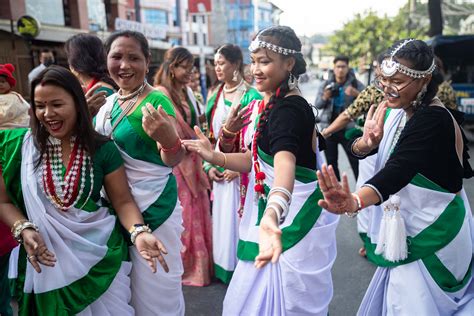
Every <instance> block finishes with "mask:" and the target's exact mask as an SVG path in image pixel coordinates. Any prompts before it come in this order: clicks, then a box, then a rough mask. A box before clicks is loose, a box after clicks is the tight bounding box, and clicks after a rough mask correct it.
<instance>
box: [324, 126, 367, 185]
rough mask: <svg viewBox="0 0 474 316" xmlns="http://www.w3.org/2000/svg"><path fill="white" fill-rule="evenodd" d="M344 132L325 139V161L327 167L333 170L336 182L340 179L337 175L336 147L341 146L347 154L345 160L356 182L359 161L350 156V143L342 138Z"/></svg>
mask: <svg viewBox="0 0 474 316" xmlns="http://www.w3.org/2000/svg"><path fill="white" fill-rule="evenodd" d="M344 133H345V130H342V131H339V132H336V133H334V134H332V135H331V136H330V137H328V138H327V139H326V151H325V153H326V160H327V164H328V165H332V167H333V168H334V172H335V173H336V177H337V179H338V180H340V179H341V177H340V174H339V167H338V164H337V160H338V157H339V155H338V148H337V145H338V144H341V145H342V147H343V148H344V151H345V152H346V154H347V158H349V163H350V165H351V168H352V171H353V172H354V176H355V178H356V180H357V177H358V176H359V160H358V159H357V158H355V157H354V156H352V155H351V149H350V147H349V146H350V144H351V142H350V141H349V140H347V139H346V138H345V137H344Z"/></svg>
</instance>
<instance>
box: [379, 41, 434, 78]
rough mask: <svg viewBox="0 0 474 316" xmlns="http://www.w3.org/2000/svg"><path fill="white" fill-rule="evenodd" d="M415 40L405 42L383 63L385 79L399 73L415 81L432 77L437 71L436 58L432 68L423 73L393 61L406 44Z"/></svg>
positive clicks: (382, 68)
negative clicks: (428, 76)
mask: <svg viewBox="0 0 474 316" xmlns="http://www.w3.org/2000/svg"><path fill="white" fill-rule="evenodd" d="M414 40H415V39H412V38H411V39H406V40H404V41H403V42H402V43H401V44H400V45H398V46H397V48H395V49H394V50H393V52H392V53H391V54H390V57H389V58H387V59H385V60H384V61H382V65H381V67H380V68H381V71H382V74H383V75H384V76H385V77H392V76H393V75H395V74H396V73H397V71H398V72H400V73H402V74H404V75H407V76H409V77H412V78H415V79H419V78H424V77H426V76H427V75H430V74H432V73H433V71H434V70H435V69H436V64H435V60H434V58H433V62H432V63H431V66H430V67H429V68H428V69H426V70H423V71H422V70H415V69H411V68H408V67H407V66H405V65H402V64H401V63H399V62H398V61H396V60H394V59H393V57H394V56H395V55H396V54H397V53H398V51H400V49H402V48H403V47H404V46H405V45H406V44H408V43H410V42H413V41H414Z"/></svg>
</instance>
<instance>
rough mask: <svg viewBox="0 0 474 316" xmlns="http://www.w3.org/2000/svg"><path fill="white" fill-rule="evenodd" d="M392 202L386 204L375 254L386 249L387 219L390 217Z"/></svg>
mask: <svg viewBox="0 0 474 316" xmlns="http://www.w3.org/2000/svg"><path fill="white" fill-rule="evenodd" d="M389 204H390V202H388V203H387V204H386V205H385V206H384V210H383V216H382V221H381V222H380V230H379V239H378V241H377V247H376V248H375V251H374V252H375V254H376V255H380V254H382V253H383V252H384V250H385V241H386V239H387V237H386V236H387V221H388V220H389V219H390V215H389V213H390V206H389Z"/></svg>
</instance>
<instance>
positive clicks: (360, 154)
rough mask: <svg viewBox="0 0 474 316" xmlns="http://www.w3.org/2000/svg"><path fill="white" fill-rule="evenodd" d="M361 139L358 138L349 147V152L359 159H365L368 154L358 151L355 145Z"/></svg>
mask: <svg viewBox="0 0 474 316" xmlns="http://www.w3.org/2000/svg"><path fill="white" fill-rule="evenodd" d="M361 138H362V137H359V138H357V139H356V140H355V141H354V142H353V143H352V146H351V151H352V153H353V154H354V155H355V156H357V157H359V158H362V157H365V156H367V155H368V154H369V152H370V151H369V152H364V151H362V150H360V149H359V148H358V147H357V143H358V142H359V141H360V140H361Z"/></svg>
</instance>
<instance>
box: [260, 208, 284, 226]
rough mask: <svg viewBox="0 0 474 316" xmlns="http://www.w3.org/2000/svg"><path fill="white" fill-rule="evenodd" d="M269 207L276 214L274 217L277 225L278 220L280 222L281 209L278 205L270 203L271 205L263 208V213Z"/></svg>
mask: <svg viewBox="0 0 474 316" xmlns="http://www.w3.org/2000/svg"><path fill="white" fill-rule="evenodd" d="M270 209H272V210H274V211H275V214H276V217H277V223H278V225H279V224H280V222H281V211H280V210H279V209H278V207H276V206H275V205H273V204H272V205H267V207H266V208H265V212H264V213H266V212H267V211H268V210H270Z"/></svg>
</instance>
